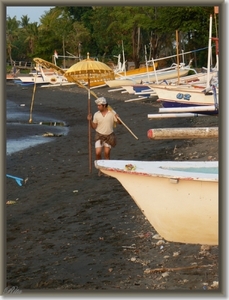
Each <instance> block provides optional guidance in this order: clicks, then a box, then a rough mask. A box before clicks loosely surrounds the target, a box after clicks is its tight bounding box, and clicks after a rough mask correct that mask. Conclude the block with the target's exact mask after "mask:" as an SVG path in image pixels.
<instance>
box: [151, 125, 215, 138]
mask: <svg viewBox="0 0 229 300" xmlns="http://www.w3.org/2000/svg"><path fill="white" fill-rule="evenodd" d="M147 137H148V138H149V139H151V140H163V139H211V138H218V127H202V128H201V127H196V128H156V129H149V130H148V131H147Z"/></svg>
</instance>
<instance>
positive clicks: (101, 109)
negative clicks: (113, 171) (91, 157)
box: [87, 97, 121, 160]
mask: <svg viewBox="0 0 229 300" xmlns="http://www.w3.org/2000/svg"><path fill="white" fill-rule="evenodd" d="M95 103H96V104H97V107H98V111H97V112H96V113H95V114H94V116H93V118H92V114H88V116H87V119H88V120H89V121H90V124H91V127H92V128H93V129H95V131H96V133H95V155H96V160H98V159H101V158H102V150H104V159H110V152H111V147H115V145H116V136H115V133H114V124H115V123H119V124H121V122H120V121H119V119H118V115H117V114H115V113H114V112H112V111H111V110H109V108H108V103H107V100H106V99H105V98H104V97H100V98H98V99H96V100H95Z"/></svg>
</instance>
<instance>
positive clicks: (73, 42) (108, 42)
mask: <svg viewBox="0 0 229 300" xmlns="http://www.w3.org/2000/svg"><path fill="white" fill-rule="evenodd" d="M210 14H212V15H213V16H214V17H216V18H213V28H212V35H213V36H218V32H217V28H218V22H219V20H218V18H219V16H218V15H217V16H215V15H214V7H213V6H207V7H206V6H144V5H142V6H82V7H81V6H56V7H54V8H52V9H50V10H49V11H46V12H45V13H44V15H42V16H41V18H40V24H37V23H30V19H29V17H28V16H26V15H24V16H23V17H22V18H21V20H16V17H14V18H9V17H7V19H6V54H7V59H8V60H25V61H32V59H33V58H34V57H41V58H43V59H45V60H48V61H52V59H53V53H54V50H57V52H58V54H61V55H64V54H65V55H67V52H70V53H72V54H74V55H76V56H81V57H84V58H85V57H86V53H87V52H89V53H90V57H97V58H98V59H99V60H102V61H105V62H106V61H109V60H115V61H116V59H114V55H115V56H117V55H118V54H122V51H123V48H122V45H124V51H125V58H126V60H128V61H134V63H135V66H136V67H137V66H138V65H139V64H140V62H145V57H146V55H147V59H151V58H154V59H156V58H158V57H162V56H169V55H174V54H176V31H178V32H179V47H180V49H179V50H180V51H181V50H183V51H184V52H187V51H193V50H197V49H201V48H206V47H208V39H209V36H208V34H209V17H210ZM145 50H146V52H145ZM214 54H215V50H214V49H213V56H214ZM207 55H208V53H207V50H205V51H201V52H197V53H196V54H195V55H194V54H193V53H192V54H190V55H188V56H186V60H187V62H186V63H188V61H189V60H190V59H191V58H193V57H194V56H195V65H196V67H197V66H198V67H202V66H206V64H207ZM174 60H175V59H174ZM174 60H173V59H171V60H170V61H168V63H171V62H174Z"/></svg>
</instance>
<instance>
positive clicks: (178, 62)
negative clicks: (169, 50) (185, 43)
mask: <svg viewBox="0 0 229 300" xmlns="http://www.w3.org/2000/svg"><path fill="white" fill-rule="evenodd" d="M176 45H177V78H178V84H180V61H179V40H178V30H176Z"/></svg>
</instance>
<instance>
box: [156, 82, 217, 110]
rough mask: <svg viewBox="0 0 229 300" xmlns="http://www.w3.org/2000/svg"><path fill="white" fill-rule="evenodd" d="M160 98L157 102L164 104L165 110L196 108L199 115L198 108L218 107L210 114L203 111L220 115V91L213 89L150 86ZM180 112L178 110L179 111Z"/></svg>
mask: <svg viewBox="0 0 229 300" xmlns="http://www.w3.org/2000/svg"><path fill="white" fill-rule="evenodd" d="M150 87H151V88H152V89H153V90H154V91H155V93H156V94H157V96H158V99H157V101H158V102H160V103H161V104H162V106H163V107H164V108H185V107H187V108H192V107H196V108H197V109H196V111H195V112H196V113H198V112H199V111H198V107H199V106H201V107H203V106H206V108H207V107H209V106H212V105H216V109H215V110H213V111H211V112H209V111H208V110H207V109H206V111H203V110H201V113H202V114H204V113H206V114H218V106H219V103H218V98H219V97H218V89H215V92H214V91H213V88H212V87H211V88H209V89H208V90H206V89H203V90H202V89H199V88H195V87H186V86H183V87H182V86H169V85H150ZM177 111H178V110H177Z"/></svg>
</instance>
